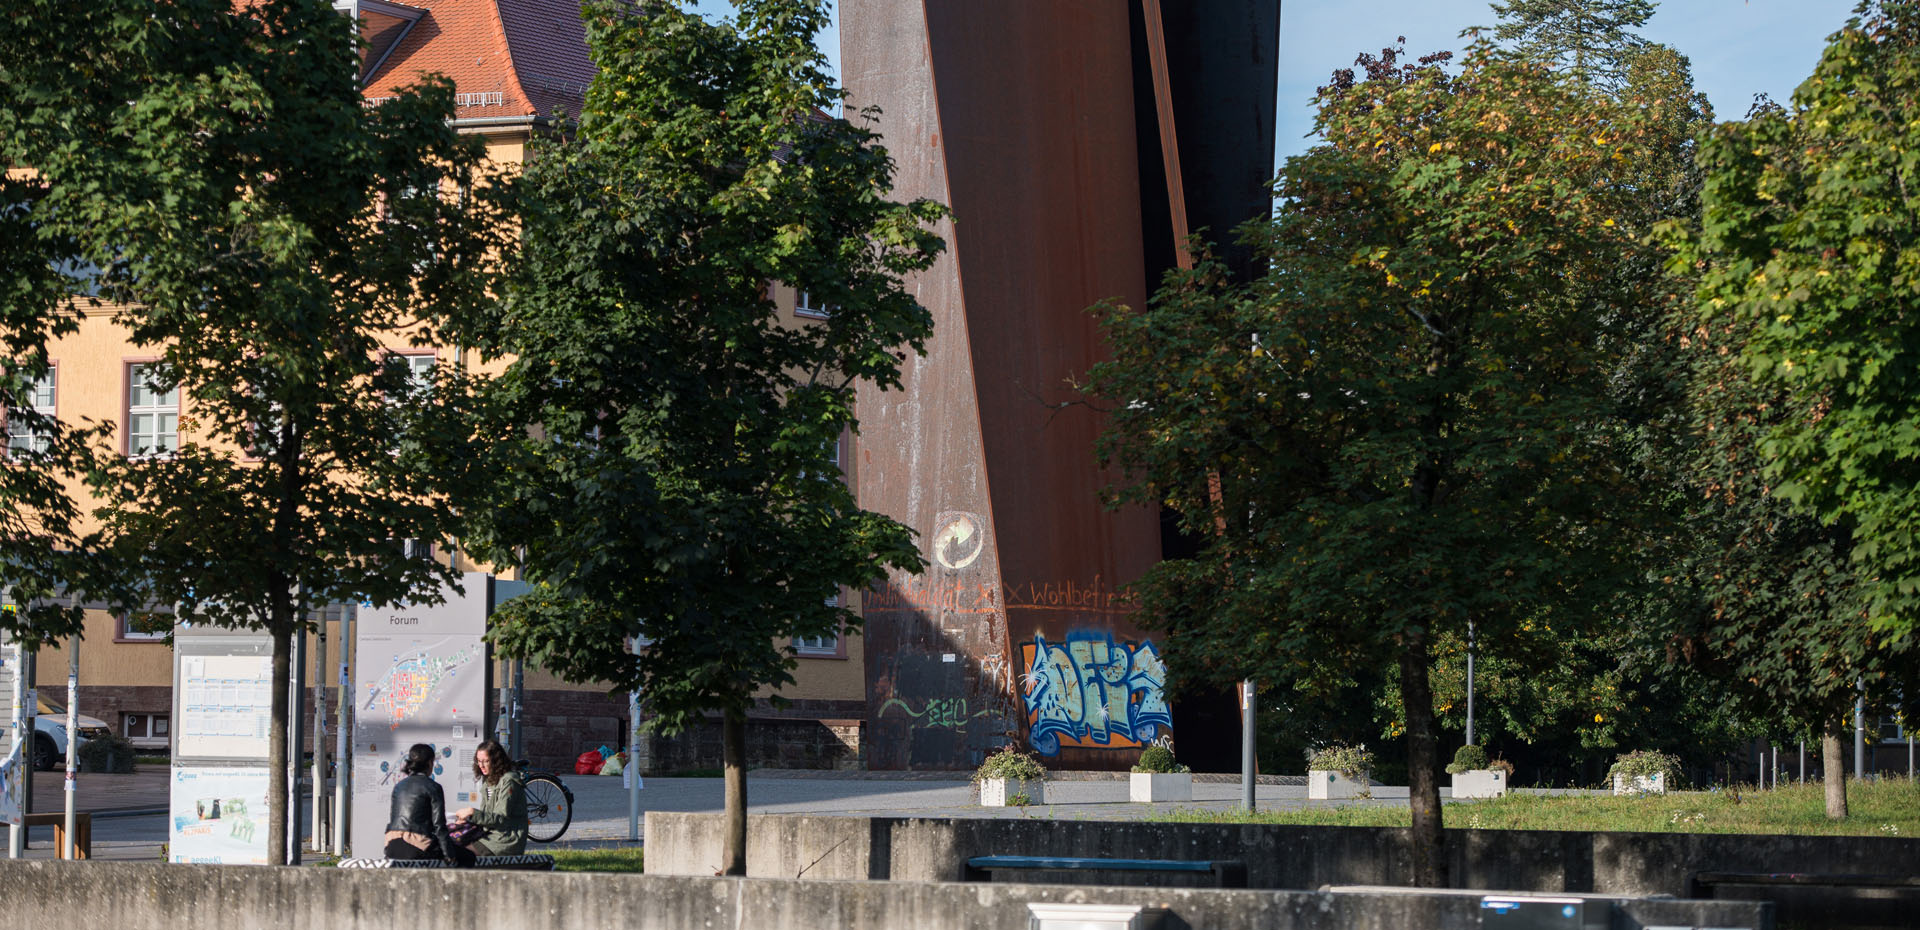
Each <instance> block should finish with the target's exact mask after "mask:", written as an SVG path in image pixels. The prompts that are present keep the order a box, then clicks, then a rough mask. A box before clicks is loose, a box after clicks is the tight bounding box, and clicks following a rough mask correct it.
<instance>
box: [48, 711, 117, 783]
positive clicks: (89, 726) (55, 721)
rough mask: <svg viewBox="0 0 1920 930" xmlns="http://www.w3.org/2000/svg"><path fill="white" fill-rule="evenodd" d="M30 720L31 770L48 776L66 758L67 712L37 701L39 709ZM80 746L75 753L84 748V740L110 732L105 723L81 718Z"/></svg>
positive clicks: (84, 717) (81, 716)
mask: <svg viewBox="0 0 1920 930" xmlns="http://www.w3.org/2000/svg"><path fill="white" fill-rule="evenodd" d="M35 713H36V714H37V715H38V716H35V717H34V718H33V729H34V733H33V762H32V764H33V767H34V768H36V769H38V770H40V771H42V772H50V771H52V770H54V769H56V768H59V767H60V766H61V764H62V763H63V762H64V761H65V760H66V758H67V709H66V708H65V707H62V706H61V705H59V704H55V703H53V702H52V701H49V700H47V699H46V698H45V697H41V698H40V702H39V707H38V709H37V710H36V711H35ZM78 722H79V724H80V742H79V743H78V744H77V745H75V747H74V748H75V749H79V748H80V746H84V745H86V744H87V740H90V739H94V738H96V737H101V736H106V735H107V734H109V733H112V732H113V731H112V730H110V729H108V728H107V724H106V721H103V720H101V719H100V718H98V717H89V716H87V715H86V714H81V715H80V719H79V721H78Z"/></svg>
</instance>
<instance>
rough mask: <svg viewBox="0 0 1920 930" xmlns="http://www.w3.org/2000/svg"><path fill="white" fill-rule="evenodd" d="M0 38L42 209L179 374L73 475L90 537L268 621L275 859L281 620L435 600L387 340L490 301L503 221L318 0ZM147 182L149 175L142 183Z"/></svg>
mask: <svg viewBox="0 0 1920 930" xmlns="http://www.w3.org/2000/svg"><path fill="white" fill-rule="evenodd" d="M32 6H33V7H34V9H33V13H32V15H29V16H24V17H15V18H14V21H13V23H12V25H11V26H10V29H9V31H8V34H7V37H6V40H5V42H6V46H5V48H6V52H7V53H8V59H7V60H8V66H9V67H10V68H13V69H15V70H13V71H12V73H13V74H15V75H18V76H19V77H21V78H22V80H23V83H22V84H20V85H10V87H11V86H18V87H20V88H21V89H22V92H21V93H18V94H12V93H10V95H9V100H8V101H7V102H6V103H4V104H0V109H4V111H5V112H6V113H7V118H8V119H9V120H10V121H11V123H12V125H13V126H15V127H17V128H18V129H20V130H21V136H20V138H19V141H18V142H16V143H15V144H16V149H15V151H17V152H18V156H17V157H19V158H21V159H22V160H24V161H25V162H26V163H28V164H31V165H32V166H33V168H34V169H35V171H36V172H37V176H38V178H39V180H40V182H41V183H43V184H44V185H45V187H44V191H45V195H44V198H43V199H42V200H41V201H39V203H38V204H36V208H39V207H42V206H44V213H42V214H41V218H40V221H41V223H42V224H43V230H45V233H44V234H47V235H59V236H64V237H67V238H68V239H70V240H71V241H72V242H73V243H75V247H76V254H77V255H78V256H79V257H80V258H82V259H83V260H85V261H87V262H90V263H91V264H92V265H94V266H96V267H98V268H100V269H101V274H100V276H99V282H98V283H99V287H100V290H101V294H102V296H103V297H105V298H107V299H110V300H112V301H113V302H115V303H116V304H118V305H119V307H118V310H117V314H116V317H115V319H114V322H115V323H116V324H118V325H124V326H125V327H126V328H127V330H128V335H129V339H130V341H131V342H132V343H133V344H135V345H139V346H144V347H148V348H150V350H151V351H152V352H153V353H154V354H155V355H156V356H157V357H156V358H155V359H154V360H153V361H152V362H150V363H146V364H144V365H143V366H142V367H141V368H140V369H138V370H137V371H135V372H134V373H133V374H134V376H135V377H136V378H137V380H138V382H139V383H138V384H136V385H135V387H136V390H141V391H144V392H146V394H147V395H151V396H152V397H153V398H158V399H173V401H172V402H174V403H177V404H178V405H179V407H180V409H181V410H182V411H183V415H182V416H181V417H180V420H179V422H178V424H177V433H176V432H175V431H173V430H169V429H168V428H167V427H166V425H165V424H164V422H162V423H158V424H156V425H155V427H154V428H153V429H151V430H149V431H142V430H139V429H134V428H132V424H131V423H130V424H129V429H128V432H127V434H126V435H125V436H123V437H122V439H121V441H120V446H119V449H118V452H119V453H121V454H118V455H108V456H103V457H101V458H100V459H99V461H98V462H97V463H96V464H95V466H94V468H93V470H92V472H91V473H90V476H89V480H90V482H91V485H92V489H93V491H94V493H95V495H96V496H97V497H98V498H99V499H100V501H101V504H102V509H101V511H100V515H101V517H102V529H101V530H100V532H99V533H97V534H93V535H91V536H90V537H89V539H88V540H87V545H88V548H90V549H91V550H93V551H95V552H96V553H98V554H99V555H100V556H101V564H103V565H109V566H114V567H115V568H116V572H117V574H118V575H119V579H120V581H121V582H123V585H122V588H121V594H120V600H121V601H122V602H123V603H124V604H125V606H126V607H128V608H130V609H133V610H136V611H147V610H153V609H155V608H159V609H161V610H165V609H166V608H169V607H171V608H173V609H174V610H175V611H177V612H178V615H179V616H181V617H183V618H188V619H193V620H196V621H199V622H205V623H212V624H216V625H222V626H235V627H248V628H255V629H262V630H265V631H267V632H269V633H270V634H271V635H272V637H273V641H274V663H273V670H274V688H275V690H274V693H273V720H274V726H273V729H272V739H271V740H270V745H271V748H270V755H269V765H270V770H271V774H270V779H271V780H270V793H269V798H270V801H271V803H272V805H273V808H274V812H275V816H274V817H273V818H272V820H271V824H272V828H271V831H270V832H271V837H270V839H269V847H268V849H269V861H276V862H277V861H280V857H281V856H283V855H284V854H285V850H286V848H287V846H286V842H285V836H286V833H285V830H286V819H285V816H284V813H285V810H284V807H285V798H286V792H285V790H284V789H285V778H286V771H287V769H286V765H285V761H286V759H287V754H288V751H289V750H288V746H287V741H286V722H287V702H288V699H287V691H288V687H287V684H288V680H289V653H290V643H291V637H292V635H293V634H294V633H295V631H297V630H300V629H303V628H304V627H305V626H306V624H307V622H308V620H307V618H308V613H309V607H311V606H313V605H324V604H327V603H330V602H341V601H349V602H370V603H375V604H389V603H394V602H399V601H405V600H414V599H420V598H431V597H432V596H433V593H432V592H434V591H436V590H437V589H438V588H439V586H440V585H441V584H442V583H446V582H450V581H452V580H453V578H454V575H453V573H452V572H451V570H450V569H449V568H448V567H447V566H444V565H442V564H440V563H438V562H436V561H434V560H432V559H429V558H411V559H410V558H404V557H402V554H401V552H400V547H401V545H402V542H403V541H404V540H409V539H424V540H438V539H440V538H441V536H442V535H443V534H445V533H447V532H448V531H449V530H450V528H451V527H452V518H453V513H452V511H451V510H450V508H449V507H448V505H447V503H446V501H445V499H444V497H442V496H440V495H439V494H438V489H437V487H436V485H435V484H434V482H433V481H432V480H431V479H430V478H429V476H428V473H427V472H425V471H424V470H422V469H421V468H419V467H418V466H419V464H420V463H421V462H422V461H423V460H424V458H423V454H422V453H423V452H424V450H425V449H427V448H430V447H431V446H432V445H433V444H434V443H436V442H439V441H441V440H444V439H448V438H459V439H462V440H464V438H465V436H464V433H465V430H463V429H461V428H460V427H459V425H458V424H457V423H449V422H446V421H445V420H444V418H438V417H434V416H429V415H428V413H429V412H430V410H431V407H430V405H427V404H425V403H423V400H424V399H425V397H426V394H425V392H423V391H421V390H419V389H418V388H417V386H416V385H415V384H414V378H413V374H412V372H411V371H410V370H409V368H408V366H407V364H406V363H405V361H404V359H401V358H399V357H397V356H395V355H394V354H392V353H391V352H389V351H387V350H386V348H385V346H387V345H388V344H389V343H390V342H391V341H393V340H396V339H398V340H402V344H403V345H404V341H405V340H406V339H408V338H409V337H411V339H412V340H414V341H415V342H416V343H417V344H422V345H426V344H429V343H430V341H431V340H433V339H434V338H435V336H436V331H435V329H434V328H433V327H432V326H431V325H430V323H429V322H428V321H430V320H433V319H436V318H458V317H459V316H460V315H461V314H462V313H463V312H465V311H470V310H472V309H473V308H474V307H476V306H477V305H478V304H479V303H480V302H481V301H482V300H484V299H485V297H486V294H487V290H488V286H489V280H488V277H487V275H486V274H485V273H484V269H485V262H486V261H487V260H488V258H489V256H490V254H491V253H493V252H495V251H496V250H497V248H498V247H499V246H500V244H501V241H500V239H499V238H498V237H497V236H496V235H495V234H494V233H493V231H494V230H498V229H504V228H505V224H504V223H503V222H501V221H500V219H499V217H498V215H497V214H496V212H495V211H493V210H491V209H490V208H489V205H490V204H491V203H492V198H491V197H490V195H489V193H488V191H487V190H486V189H485V188H484V187H483V186H481V185H478V184H476V180H477V176H478V173H479V171H480V168H481V162H482V159H483V155H484V153H483V152H482V150H481V149H480V147H479V145H478V143H477V142H476V141H475V140H472V139H470V138H463V137H461V136H460V135H459V134H458V133H457V132H456V130H454V129H453V128H452V126H451V125H450V124H449V120H450V118H451V116H452V114H453V89H452V87H451V85H450V84H448V83H447V82H445V81H428V82H426V83H424V84H422V85H421V86H419V87H417V88H415V89H413V90H411V91H408V92H405V93H402V94H399V95H397V96H395V97H394V98H393V99H392V100H389V101H387V102H385V103H383V104H381V105H380V106H378V107H367V106H365V105H364V103H363V101H362V98H361V94H360V88H359V82H358V78H357V76H358V73H359V70H358V57H357V50H356V28H357V27H356V24H354V23H352V22H351V21H350V20H349V19H348V18H346V17H343V16H341V15H340V14H339V13H338V12H336V11H335V10H334V9H333V8H332V6H331V5H329V4H328V3H325V2H323V0H270V2H265V3H261V4H257V5H253V6H250V7H248V8H247V9H245V10H241V11H235V10H234V9H233V8H231V7H230V5H229V4H228V3H226V2H225V0H183V2H181V3H173V4H167V5H164V6H158V7H156V6H154V5H153V4H150V3H146V2H142V0H124V2H121V0H103V2H99V3H87V4H77V5H76V4H65V3H57V2H44V3H42V2H35V3H33V4H32ZM156 193H157V194H158V196H156Z"/></svg>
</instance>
